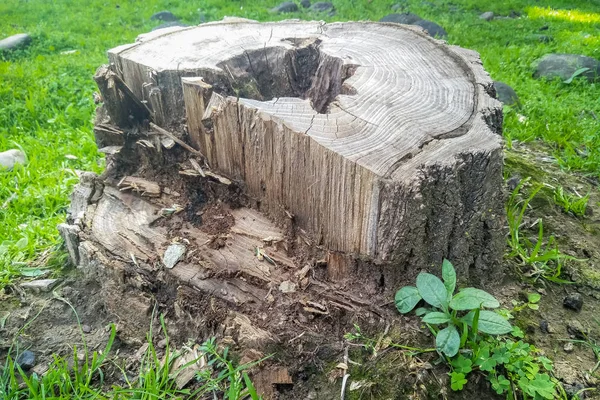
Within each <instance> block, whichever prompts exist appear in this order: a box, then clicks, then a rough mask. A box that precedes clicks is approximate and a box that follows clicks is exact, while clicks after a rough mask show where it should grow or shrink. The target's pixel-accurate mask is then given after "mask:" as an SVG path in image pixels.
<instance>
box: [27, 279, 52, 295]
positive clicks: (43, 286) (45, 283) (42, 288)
mask: <svg viewBox="0 0 600 400" xmlns="http://www.w3.org/2000/svg"><path fill="white" fill-rule="evenodd" d="M57 282H58V279H38V280H35V281H31V282H25V283H22V284H21V287H22V288H23V289H31V290H33V291H34V292H49V291H50V290H52V288H53V287H54V286H55V285H56V283H57Z"/></svg>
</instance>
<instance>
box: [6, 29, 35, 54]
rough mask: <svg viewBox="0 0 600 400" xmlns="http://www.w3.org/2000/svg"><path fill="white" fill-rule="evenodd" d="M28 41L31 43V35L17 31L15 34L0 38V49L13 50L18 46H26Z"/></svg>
mask: <svg viewBox="0 0 600 400" xmlns="http://www.w3.org/2000/svg"><path fill="white" fill-rule="evenodd" d="M29 43H31V36H29V34H27V33H17V34H16V35H12V36H9V37H7V38H5V39H2V40H0V51H2V50H14V49H17V48H19V47H24V46H27V45H28V44H29Z"/></svg>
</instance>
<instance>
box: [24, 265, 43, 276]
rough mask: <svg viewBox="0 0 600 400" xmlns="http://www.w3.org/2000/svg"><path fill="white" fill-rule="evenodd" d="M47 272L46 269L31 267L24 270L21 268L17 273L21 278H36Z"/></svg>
mask: <svg viewBox="0 0 600 400" xmlns="http://www.w3.org/2000/svg"><path fill="white" fill-rule="evenodd" d="M48 272H49V271H48V270H47V269H39V268H33V267H26V268H21V269H19V273H20V274H21V275H22V276H27V277H37V276H42V275H45V274H47V273H48Z"/></svg>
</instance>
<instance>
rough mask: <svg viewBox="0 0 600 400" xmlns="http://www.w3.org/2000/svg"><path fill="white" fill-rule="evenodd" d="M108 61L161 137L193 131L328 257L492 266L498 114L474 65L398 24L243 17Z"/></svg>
mask: <svg viewBox="0 0 600 400" xmlns="http://www.w3.org/2000/svg"><path fill="white" fill-rule="evenodd" d="M109 58H110V61H111V63H112V64H113V65H114V66H115V69H116V70H117V71H119V78H121V80H122V82H123V84H120V82H121V81H120V80H115V81H116V82H117V83H116V84H117V86H118V87H121V86H124V87H127V88H129V89H130V91H131V92H132V93H133V94H135V96H137V97H138V98H140V99H148V98H153V99H154V100H153V102H150V103H148V104H150V106H151V112H152V118H153V120H154V121H155V122H156V123H157V124H158V125H160V126H163V127H170V129H172V130H176V129H177V127H179V126H181V121H183V119H184V118H186V119H187V130H188V135H189V140H190V142H191V145H185V146H184V147H186V149H188V150H190V151H192V152H198V153H201V154H203V155H205V156H206V161H207V162H208V165H209V166H210V168H211V170H213V171H218V172H220V173H223V174H225V175H226V176H228V177H229V178H233V179H236V180H239V181H243V183H244V185H245V189H246V191H247V193H248V194H249V195H250V196H252V197H253V198H255V199H256V200H257V202H258V203H260V210H261V211H262V212H264V213H266V214H267V215H270V216H272V217H275V218H277V217H279V216H281V215H282V210H286V211H288V212H290V213H291V214H292V215H293V216H294V222H295V223H296V224H297V225H298V226H299V227H301V228H303V229H304V230H306V231H307V232H309V233H310V234H312V235H313V236H314V237H317V238H318V240H319V242H320V243H321V244H322V245H324V246H325V247H326V248H328V249H330V250H333V251H336V252H340V253H346V254H353V255H362V256H367V257H369V258H370V259H372V260H377V261H382V262H396V263H398V264H402V265H409V264H410V265H413V266H415V267H429V266H430V265H432V264H433V263H439V262H440V261H441V260H442V258H443V257H450V258H452V259H453V260H455V261H456V262H455V263H456V264H457V265H458V266H459V273H462V274H463V275H466V274H467V273H469V272H471V273H475V274H476V275H477V271H480V272H483V275H486V274H489V273H493V271H495V270H496V269H497V268H496V267H497V266H498V262H499V260H500V256H501V252H502V240H503V239H502V237H503V231H502V226H503V223H502V215H503V208H502V201H501V193H500V187H501V180H502V175H501V166H502V153H501V136H500V130H501V122H502V113H501V106H500V103H498V102H497V101H496V100H495V99H493V98H492V95H493V93H494V90H493V86H492V81H491V79H490V78H489V76H488V75H487V73H485V71H484V70H483V68H482V66H481V62H480V61H479V57H478V54H476V53H475V52H473V51H469V50H465V49H461V48H459V47H456V46H448V45H446V44H445V43H443V42H440V41H437V40H434V39H431V38H430V37H429V36H427V35H426V34H424V33H423V32H422V31H421V30H420V29H419V28H416V27H407V26H402V25H397V24H381V23H356V22H348V23H332V24H325V23H323V22H299V21H284V22H278V23H256V22H253V21H248V20H241V21H240V20H239V19H237V20H234V21H222V22H217V23H208V24H203V25H200V26H198V27H192V28H182V29H179V30H177V29H174V30H169V31H168V32H165V33H164V34H158V33H157V34H152V35H148V36H147V37H144V38H140V41H139V42H137V43H135V44H132V45H126V46H121V47H118V48H116V49H113V50H111V51H109ZM110 94H111V92H110V91H109V95H110ZM136 104H137V103H136ZM144 104H146V103H144ZM119 118H122V116H121V115H119ZM151 126H152V127H153V128H154V129H158V130H159V131H161V132H162V131H163V130H161V129H162V128H160V127H158V128H157V125H154V124H151ZM163 133H164V132H163ZM178 143H179V142H178ZM191 171H196V173H200V174H202V173H201V172H199V171H198V169H197V168H193V169H191V170H189V171H186V172H183V173H185V174H194V172H191ZM339 273H344V270H343V269H342V270H340V271H339ZM483 275H482V276H483Z"/></svg>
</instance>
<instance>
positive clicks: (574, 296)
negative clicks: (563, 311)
mask: <svg viewBox="0 0 600 400" xmlns="http://www.w3.org/2000/svg"><path fill="white" fill-rule="evenodd" d="M563 306H564V307H565V308H568V309H570V310H574V311H577V312H579V311H581V307H583V296H581V293H571V294H570V295H568V296H567V297H565V299H564V300H563Z"/></svg>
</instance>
